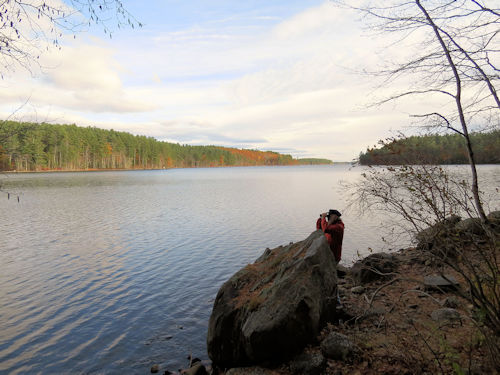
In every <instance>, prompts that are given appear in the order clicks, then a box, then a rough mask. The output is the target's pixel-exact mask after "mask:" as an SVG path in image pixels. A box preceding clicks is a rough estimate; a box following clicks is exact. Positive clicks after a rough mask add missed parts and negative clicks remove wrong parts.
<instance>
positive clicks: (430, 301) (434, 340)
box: [281, 249, 497, 375]
mask: <svg viewBox="0 0 500 375" xmlns="http://www.w3.org/2000/svg"><path fill="white" fill-rule="evenodd" d="M396 259H397V260H398V263H399V266H398V267H397V270H396V271H395V273H394V275H391V278H390V279H385V280H377V281H373V282H371V283H368V284H365V285H363V287H362V289H361V288H357V290H356V289H353V288H354V287H355V283H354V282H353V280H352V279H351V278H350V277H349V274H347V275H346V276H345V277H344V278H341V279H339V285H340V295H341V301H342V305H343V309H342V310H341V311H340V312H341V313H343V314H345V315H344V316H343V319H342V320H341V321H339V322H338V323H336V324H331V323H330V324H328V325H327V327H326V328H325V329H324V330H323V331H322V334H321V336H320V337H319V340H321V338H322V337H325V336H327V335H328V333H329V332H330V331H335V332H339V333H342V334H344V335H346V336H347V337H348V338H349V339H350V340H351V341H352V342H353V343H354V344H356V346H357V347H358V348H359V351H358V352H357V354H356V355H353V356H352V358H350V359H348V360H347V361H335V360H328V363H327V370H326V372H324V373H325V374H335V375H339V374H437V373H444V374H452V373H455V374H495V373H497V372H496V371H495V370H494V369H493V368H492V367H491V364H490V363H489V361H488V356H487V348H486V345H485V340H484V335H483V334H482V333H481V331H480V330H479V329H478V327H477V326H475V325H474V323H473V322H472V320H471V319H470V316H471V314H472V313H473V306H472V305H470V304H469V303H468V302H467V301H466V300H465V299H463V298H460V297H458V296H457V293H456V292H454V291H453V290H448V291H446V290H437V289H429V288H427V287H425V286H424V283H423V281H424V277H425V276H427V275H435V274H438V273H439V272H443V270H442V269H440V270H438V269H437V268H436V267H435V266H433V265H432V263H431V262H429V261H427V260H426V258H425V257H424V256H423V255H422V253H421V252H419V251H418V250H416V249H405V250H401V251H400V252H398V253H397V254H396ZM426 263H427V264H426ZM444 273H445V274H446V275H452V276H454V277H455V279H456V280H457V281H458V283H459V284H460V285H459V287H463V286H464V280H463V279H462V278H461V277H460V275H459V274H457V273H455V272H453V271H452V270H450V269H444ZM353 290H354V292H353ZM444 307H449V308H454V309H455V310H456V311H458V313H459V314H460V318H459V319H456V320H453V321H449V320H445V321H439V322H438V321H435V320H434V319H433V318H432V316H431V314H432V312H433V311H435V310H438V309H442V308H444ZM308 350H310V351H319V350H320V348H319V347H317V346H316V347H315V346H311V347H310V348H309V349H308ZM281 370H282V371H283V372H282V373H287V372H288V371H287V370H286V368H285V367H282V368H281Z"/></svg>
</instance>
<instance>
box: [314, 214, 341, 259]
mask: <svg viewBox="0 0 500 375" xmlns="http://www.w3.org/2000/svg"><path fill="white" fill-rule="evenodd" d="M340 216H342V214H341V213H340V212H339V211H337V210H328V213H326V212H323V213H322V214H321V215H320V217H319V219H318V220H317V221H316V229H321V230H322V231H323V232H324V233H325V237H326V240H327V241H328V244H329V245H330V250H332V253H333V256H334V257H335V261H336V262H337V263H338V262H340V259H341V258H342V240H343V239H344V223H343V222H342V220H341V219H340Z"/></svg>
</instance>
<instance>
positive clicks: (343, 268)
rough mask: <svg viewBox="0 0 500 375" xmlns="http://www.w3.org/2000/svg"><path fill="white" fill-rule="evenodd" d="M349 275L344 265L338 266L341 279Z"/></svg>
mask: <svg viewBox="0 0 500 375" xmlns="http://www.w3.org/2000/svg"><path fill="white" fill-rule="evenodd" d="M346 274H347V268H346V267H344V266H343V265H342V264H337V276H338V277H340V278H343V277H345V275H346Z"/></svg>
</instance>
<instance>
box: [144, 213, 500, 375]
mask: <svg viewBox="0 0 500 375" xmlns="http://www.w3.org/2000/svg"><path fill="white" fill-rule="evenodd" d="M490 217H491V218H492V221H495V222H496V224H495V227H494V228H495V231H496V234H495V235H496V239H497V240H498V238H500V231H499V227H500V212H495V213H492V214H490ZM450 225H453V226H456V225H460V226H461V230H464V231H470V232H474V231H476V232H477V230H476V229H475V227H476V226H477V221H475V219H472V220H471V219H468V221H467V220H458V221H454V222H452V224H450ZM430 230H431V232H432V228H430ZM424 237H425V240H428V238H429V236H424ZM424 237H421V239H420V243H419V247H421V246H424V245H425V246H427V245H428V244H426V243H425V241H422V238H424ZM323 238H324V236H322V233H321V232H320V231H317V232H313V233H312V234H311V236H309V237H308V238H307V239H306V240H304V241H301V242H298V243H295V244H290V245H287V246H280V247H278V248H276V249H273V250H270V249H266V251H265V252H264V254H263V255H262V256H261V257H260V258H258V259H257V260H256V262H255V263H253V264H251V265H248V266H247V267H245V268H243V269H242V270H240V271H239V272H237V273H236V274H235V275H234V276H233V277H232V278H231V279H230V280H228V281H227V282H226V283H225V284H224V286H223V287H221V290H220V291H219V294H218V296H217V299H216V301H215V303H214V310H213V313H212V317H211V321H210V327H209V334H208V339H207V341H208V351H209V356H210V358H211V360H212V361H213V363H212V362H211V361H200V360H198V359H194V360H190V364H189V366H188V368H187V369H186V370H181V371H180V373H181V374H187V375H200V374H227V375H291V374H312V375H314V374H317V375H320V374H327V375H330V374H331V375H339V374H380V373H385V374H433V373H436V372H438V373H453V372H454V373H461V372H460V371H462V373H469V374H483V373H495V371H497V370H495V369H494V368H492V367H491V364H490V363H489V362H488V361H487V360H486V358H487V350H486V348H485V345H484V338H482V337H481V335H480V334H479V333H478V330H477V327H476V326H475V325H474V322H473V321H472V320H471V319H470V317H471V315H472V314H474V309H475V307H474V306H473V305H472V304H470V302H468V301H467V300H466V299H464V298H462V297H461V296H460V293H457V290H459V289H460V288H462V289H463V288H466V287H467V285H466V282H467V281H466V280H464V278H463V277H462V275H461V274H460V273H457V272H456V271H454V270H453V269H451V268H449V267H446V266H443V264H441V263H439V262H436V259H434V258H433V257H432V253H431V252H428V251H423V250H422V249H421V248H419V247H416V248H408V249H401V250H399V251H397V252H394V253H390V254H389V253H375V254H371V255H369V256H368V257H366V258H364V259H362V260H360V261H358V262H356V263H355V264H353V265H352V267H349V268H346V267H343V266H338V267H336V266H335V263H334V262H333V264H332V262H331V261H329V260H328V258H325V257H324V255H325V251H329V249H328V246H327V244H326V241H323ZM478 238H479V237H478ZM479 243H481V241H479ZM496 243H498V242H496ZM329 271H331V272H332V274H331V275H329V274H328V272H329ZM337 291H338V292H337ZM335 292H337V293H338V296H339V297H340V303H338V301H337V295H336V293H335ZM464 364H466V366H464ZM158 370H159V369H158V368H152V369H151V372H158ZM492 371H493V372H492ZM164 374H173V373H171V372H169V371H168V370H167V371H165V372H164Z"/></svg>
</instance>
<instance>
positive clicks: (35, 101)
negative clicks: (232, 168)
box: [0, 0, 411, 161]
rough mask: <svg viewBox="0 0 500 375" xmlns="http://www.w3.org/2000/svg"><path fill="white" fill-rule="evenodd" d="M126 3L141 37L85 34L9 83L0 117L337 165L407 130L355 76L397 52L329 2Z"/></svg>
mask: <svg viewBox="0 0 500 375" xmlns="http://www.w3.org/2000/svg"><path fill="white" fill-rule="evenodd" d="M123 4H124V6H125V7H126V8H127V9H128V10H129V11H130V13H131V14H133V15H134V17H135V18H136V19H137V20H138V21H139V22H141V23H142V24H143V27H141V28H135V29H134V30H132V29H127V28H120V29H117V28H114V29H113V38H112V39H110V38H109V37H108V36H107V35H106V34H104V33H103V32H102V28H100V27H99V26H94V27H91V28H90V29H89V30H88V31H86V32H83V33H79V34H77V35H76V38H73V35H68V37H66V38H63V42H62V49H61V50H58V49H50V50H49V51H48V52H46V53H44V54H43V55H42V56H41V59H40V63H41V68H40V69H34V70H32V71H31V72H28V71H26V70H23V69H21V68H19V69H16V70H15V71H14V72H9V73H7V74H6V75H4V78H3V79H2V80H0V118H3V119H6V118H9V119H13V120H18V121H37V122H49V123H60V124H62V123H75V124H77V125H79V126H96V127H99V128H104V129H114V130H117V131H127V132H131V133H133V134H139V135H146V136H152V137H154V138H156V139H158V140H161V141H167V142H174V143H180V144H190V145H218V146H227V147H237V148H250V149H258V150H272V151H277V152H281V153H286V154H291V155H292V156H293V157H296V158H304V157H317V158H327V159H330V160H334V161H351V160H353V159H354V158H356V157H357V156H358V155H359V153H360V152H361V151H364V150H366V147H368V146H373V145H374V144H376V142H377V141H378V140H379V139H382V138H385V137H388V136H390V135H392V134H395V133H396V132H398V131H399V130H401V129H403V128H404V127H405V126H408V124H410V121H411V120H410V117H409V112H410V111H409V110H408V105H405V104H404V103H403V104H400V105H398V106H395V105H387V106H383V107H373V106H368V104H370V103H373V102H374V101H375V99H376V98H377V97H380V96H383V95H384V94H385V93H386V90H387V88H380V87H377V85H378V82H377V81H376V79H374V78H373V77H371V76H367V75H365V74H360V72H361V71H363V70H364V69H365V70H366V69H373V68H375V67H376V66H377V65H379V64H381V62H382V61H383V60H384V59H386V60H387V58H388V56H390V54H391V53H397V54H402V53H404V51H401V50H396V51H394V52H390V51H389V50H386V49H385V45H386V44H387V43H388V41H387V40H384V38H375V37H374V36H373V35H372V34H370V33H367V32H366V31H365V30H364V29H363V25H362V23H360V22H358V20H357V18H358V17H357V16H356V15H355V14H353V13H352V12H349V11H347V10H343V9H339V8H337V7H335V6H334V5H333V4H332V3H331V2H329V1H323V0H301V1H296V0H287V1H282V0H276V1H272V2H270V1H259V0H256V1H254V0H249V1H245V2H240V1H234V0H232V1H229V0H213V1H206V0H189V1H186V0H161V1H160V0H150V1H148V2H142V1H132V0H125V1H123ZM145 4H147V5H145ZM408 53H410V52H408Z"/></svg>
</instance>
